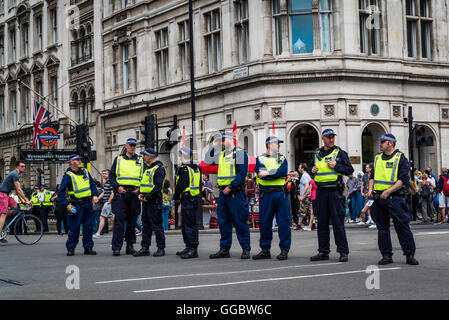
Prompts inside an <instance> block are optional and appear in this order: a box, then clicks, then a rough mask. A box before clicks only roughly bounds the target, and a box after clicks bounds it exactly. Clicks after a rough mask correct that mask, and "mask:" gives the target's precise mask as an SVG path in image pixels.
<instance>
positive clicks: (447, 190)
mask: <svg viewBox="0 0 449 320" xmlns="http://www.w3.org/2000/svg"><path fill="white" fill-rule="evenodd" d="M442 178H443V179H444V181H443V194H444V195H445V196H446V197H449V178H448V177H442Z"/></svg>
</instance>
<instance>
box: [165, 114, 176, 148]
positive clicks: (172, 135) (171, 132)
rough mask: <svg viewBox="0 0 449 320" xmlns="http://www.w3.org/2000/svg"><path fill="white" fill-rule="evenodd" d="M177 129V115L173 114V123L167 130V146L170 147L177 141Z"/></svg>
mask: <svg viewBox="0 0 449 320" xmlns="http://www.w3.org/2000/svg"><path fill="white" fill-rule="evenodd" d="M177 129H178V117H177V116H173V125H172V126H171V127H170V129H168V131H167V138H168V147H169V148H170V149H171V148H173V147H174V146H175V145H176V144H177V143H178V135H177V134H176V130H177Z"/></svg>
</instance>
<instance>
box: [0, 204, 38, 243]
mask: <svg viewBox="0 0 449 320" xmlns="http://www.w3.org/2000/svg"><path fill="white" fill-rule="evenodd" d="M9 210H18V211H19V212H18V213H17V214H16V216H15V217H14V218H13V219H12V220H11V222H9V223H8V225H7V226H5V227H4V228H3V230H2V234H1V236H2V238H3V239H6V236H7V234H8V230H10V227H11V226H13V233H14V236H15V237H16V239H17V241H19V242H20V243H21V244H24V245H33V244H35V243H37V242H38V241H39V240H40V239H41V238H42V235H43V234H44V228H43V225H42V221H41V219H39V218H38V217H36V216H35V215H34V214H31V213H26V211H25V210H24V209H21V208H10V209H9Z"/></svg>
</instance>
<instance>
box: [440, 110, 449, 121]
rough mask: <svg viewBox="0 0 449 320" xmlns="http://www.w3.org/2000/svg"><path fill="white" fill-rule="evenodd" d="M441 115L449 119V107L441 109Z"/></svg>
mask: <svg viewBox="0 0 449 320" xmlns="http://www.w3.org/2000/svg"><path fill="white" fill-rule="evenodd" d="M441 116H442V118H443V119H449V109H443V110H442V113H441Z"/></svg>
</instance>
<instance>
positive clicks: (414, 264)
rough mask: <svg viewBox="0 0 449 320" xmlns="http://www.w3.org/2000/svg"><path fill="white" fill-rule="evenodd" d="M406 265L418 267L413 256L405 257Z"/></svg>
mask: <svg viewBox="0 0 449 320" xmlns="http://www.w3.org/2000/svg"><path fill="white" fill-rule="evenodd" d="M406 263H407V264H410V265H412V266H417V265H419V262H418V260H416V259H415V257H414V256H407V261H406Z"/></svg>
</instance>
